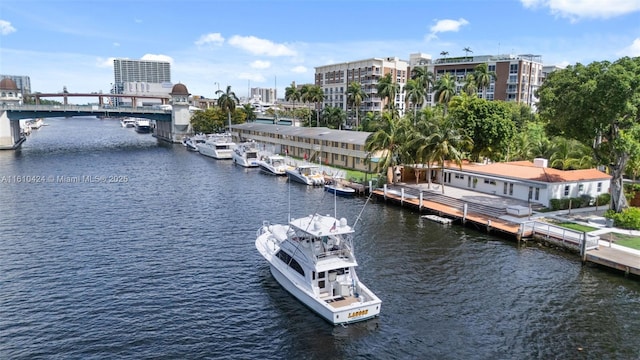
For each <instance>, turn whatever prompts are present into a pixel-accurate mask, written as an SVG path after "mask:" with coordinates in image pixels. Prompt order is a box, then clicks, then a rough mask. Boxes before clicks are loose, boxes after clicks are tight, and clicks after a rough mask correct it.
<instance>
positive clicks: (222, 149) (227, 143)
mask: <svg viewBox="0 0 640 360" xmlns="http://www.w3.org/2000/svg"><path fill="white" fill-rule="evenodd" d="M235 146H236V144H235V143H234V142H233V141H231V135H229V134H214V135H211V136H209V137H208V138H207V140H205V141H204V142H203V143H199V144H198V152H199V153H200V154H202V155H204V156H208V157H212V158H214V159H218V160H223V159H225V160H230V159H231V158H232V157H233V148H234V147H235Z"/></svg>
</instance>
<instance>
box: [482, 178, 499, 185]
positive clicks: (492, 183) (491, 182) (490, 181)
mask: <svg viewBox="0 0 640 360" xmlns="http://www.w3.org/2000/svg"><path fill="white" fill-rule="evenodd" d="M484 183H485V184H489V185H495V184H496V181H495V180H489V179H484Z"/></svg>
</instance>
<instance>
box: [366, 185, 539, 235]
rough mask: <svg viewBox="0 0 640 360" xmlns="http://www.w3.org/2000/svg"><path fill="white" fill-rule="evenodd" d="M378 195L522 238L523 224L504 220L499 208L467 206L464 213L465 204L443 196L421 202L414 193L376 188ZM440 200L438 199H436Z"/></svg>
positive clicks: (402, 204)
mask: <svg viewBox="0 0 640 360" xmlns="http://www.w3.org/2000/svg"><path fill="white" fill-rule="evenodd" d="M372 193H373V194H374V195H375V196H376V197H378V198H382V199H384V200H386V201H391V202H394V203H396V204H399V205H401V206H409V207H411V208H413V209H416V210H418V211H419V212H427V213H433V214H435V215H438V216H441V217H447V218H450V219H452V220H453V221H459V222H462V223H463V224H473V225H475V226H476V227H478V228H481V229H485V230H486V231H499V232H502V233H504V234H506V235H509V236H512V237H515V238H517V239H518V240H520V239H521V238H522V236H523V235H526V234H522V231H521V229H522V226H521V224H519V223H513V222H510V221H506V220H502V219H500V218H498V216H497V215H499V214H506V211H504V210H502V211H501V210H500V209H497V208H492V209H487V208H488V207H486V206H484V208H485V210H488V211H486V212H484V213H483V212H481V209H480V208H478V209H476V207H473V206H471V207H467V212H466V214H465V213H464V206H463V205H464V204H462V203H461V202H460V201H455V200H447V199H443V198H441V197H438V199H434V200H430V199H429V197H427V198H423V199H422V204H421V203H420V197H419V196H416V195H414V194H410V193H405V194H404V197H403V194H399V193H397V192H389V191H387V194H386V195H385V193H384V190H382V189H376V190H374V191H373V192H372ZM436 200H438V201H436Z"/></svg>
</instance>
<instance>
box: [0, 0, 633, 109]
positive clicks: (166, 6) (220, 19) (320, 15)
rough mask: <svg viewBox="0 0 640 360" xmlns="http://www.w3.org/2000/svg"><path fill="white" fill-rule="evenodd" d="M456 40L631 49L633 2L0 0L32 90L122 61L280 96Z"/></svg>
mask: <svg viewBox="0 0 640 360" xmlns="http://www.w3.org/2000/svg"><path fill="white" fill-rule="evenodd" d="M464 48H469V49H471V51H472V53H470V54H469V55H471V54H473V55H495V54H513V55H517V54H535V55H540V56H541V58H542V61H543V63H544V64H545V65H558V66H562V67H564V66H566V65H569V64H576V63H582V64H588V63H590V62H593V61H603V60H608V61H615V60H617V59H619V58H620V57H623V56H640V0H342V1H333V0H297V1H294V0H263V1H249V0H226V1H223V0H109V1H107V0H2V1H0V74H7V75H26V76H29V77H30V79H31V89H32V92H60V91H62V89H63V87H65V86H66V87H67V90H68V91H69V92H72V93H75V92H99V91H102V92H108V91H109V88H110V84H111V83H113V81H114V75H113V59H114V58H127V59H134V60H136V59H149V60H164V61H169V62H170V63H171V80H172V82H173V83H174V84H175V83H183V84H184V85H186V86H187V88H188V90H189V92H190V93H191V94H193V95H201V96H205V97H208V98H215V97H216V96H215V92H216V90H218V89H222V90H226V87H227V86H231V91H233V92H234V93H235V94H236V95H237V96H238V97H245V96H247V93H248V92H249V88H250V87H251V88H253V87H263V88H274V87H275V88H277V91H278V97H280V98H282V97H284V89H285V88H286V87H288V86H290V85H291V83H292V82H293V81H295V82H296V84H304V83H313V82H314V74H315V67H318V66H324V65H329V64H333V63H341V62H346V61H354V60H362V59H369V58H374V57H398V58H400V59H402V60H409V55H410V54H413V53H422V54H427V55H430V56H431V57H432V58H433V59H436V58H439V57H441V55H440V53H442V52H445V51H446V52H448V53H449V54H448V56H449V57H452V56H462V55H465V52H464V51H463V49H464ZM76 99H77V98H76ZM70 101H72V102H75V103H83V102H82V100H71V99H70Z"/></svg>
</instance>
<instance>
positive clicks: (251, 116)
mask: <svg viewBox="0 0 640 360" xmlns="http://www.w3.org/2000/svg"><path fill="white" fill-rule="evenodd" d="M242 111H243V112H244V113H245V115H246V117H245V120H246V121H247V122H250V121H254V120H255V119H256V118H257V116H256V113H255V109H254V108H253V106H252V105H251V104H244V105H242Z"/></svg>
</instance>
